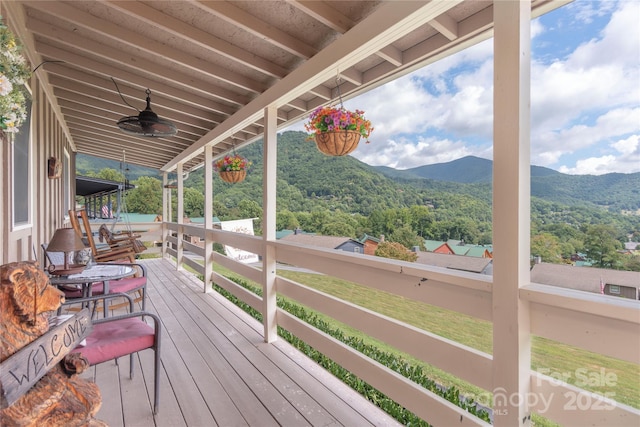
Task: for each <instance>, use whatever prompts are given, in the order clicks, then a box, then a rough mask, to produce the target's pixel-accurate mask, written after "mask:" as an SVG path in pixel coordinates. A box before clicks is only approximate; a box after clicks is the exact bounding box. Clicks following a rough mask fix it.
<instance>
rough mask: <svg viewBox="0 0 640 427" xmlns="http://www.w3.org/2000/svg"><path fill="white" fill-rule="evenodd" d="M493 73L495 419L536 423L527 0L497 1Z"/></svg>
mask: <svg viewBox="0 0 640 427" xmlns="http://www.w3.org/2000/svg"><path fill="white" fill-rule="evenodd" d="M493 7H494V22H495V27H494V81H493V103H494V104H493V138H494V141H493V162H494V163H493V244H494V259H493V263H494V267H493V388H494V389H493V393H494V423H493V424H494V426H496V427H502V426H510V427H515V426H523V425H530V412H529V408H528V405H527V396H528V392H529V390H530V384H529V370H530V367H531V337H530V328H529V307H528V304H526V303H524V302H522V301H521V300H520V299H519V288H520V287H522V286H524V285H527V284H529V281H530V274H529V251H530V250H529V240H530V238H529V232H530V172H529V168H530V166H529V164H530V161H529V133H530V83H531V78H530V77H531V76H530V67H531V55H530V25H531V3H530V2H529V1H496V2H494V3H493Z"/></svg>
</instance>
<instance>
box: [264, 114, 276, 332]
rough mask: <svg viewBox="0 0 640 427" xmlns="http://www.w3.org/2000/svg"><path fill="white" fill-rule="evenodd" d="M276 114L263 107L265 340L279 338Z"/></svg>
mask: <svg viewBox="0 0 640 427" xmlns="http://www.w3.org/2000/svg"><path fill="white" fill-rule="evenodd" d="M277 113H278V109H277V108H276V106H275V105H271V106H268V107H267V108H265V109H264V116H265V120H264V122H265V126H264V141H263V146H264V149H263V150H264V156H263V159H264V160H263V169H264V172H263V200H262V240H263V243H264V247H265V250H264V255H263V257H262V276H263V277H262V315H263V324H264V340H265V342H273V341H275V340H276V339H277V338H278V324H277V321H276V288H275V279H276V260H275V248H274V247H273V246H271V245H269V242H273V241H275V240H276V175H277V160H278V158H277V149H278V143H277V138H278V136H277V132H276V130H277V129H276V125H277V121H276V119H277Z"/></svg>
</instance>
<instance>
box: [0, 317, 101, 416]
mask: <svg viewBox="0 0 640 427" xmlns="http://www.w3.org/2000/svg"><path fill="white" fill-rule="evenodd" d="M92 329H93V324H92V323H91V317H90V316H89V310H88V309H86V308H85V309H84V310H82V311H80V312H79V313H77V314H75V315H73V316H71V317H70V318H69V319H67V320H66V321H64V322H62V323H61V324H59V325H58V326H55V327H54V328H52V329H49V331H47V333H45V334H44V335H42V336H41V337H40V338H38V339H37V340H35V341H33V342H31V343H30V344H29V345H27V346H26V347H23V348H21V349H20V350H19V351H18V352H16V353H15V354H13V355H12V356H10V357H8V358H7V359H6V360H4V361H3V362H2V363H0V383H1V385H2V386H1V387H0V389H1V390H2V395H1V396H0V409H4V408H6V407H8V406H11V404H13V402H15V401H16V400H18V399H19V398H20V396H22V395H23V394H25V393H26V392H27V391H29V389H30V388H31V387H33V385H34V384H35V383H36V382H38V380H40V378H42V377H43V376H44V375H45V374H46V373H47V372H49V370H50V369H51V368H53V367H54V366H55V365H56V363H58V362H60V361H61V360H62V358H63V357H65V356H66V355H67V354H69V353H70V352H71V350H73V349H74V348H75V347H76V346H77V345H78V343H80V342H81V341H82V340H83V339H85V338H86V337H87V336H88V335H89V333H90V332H91V330H92Z"/></svg>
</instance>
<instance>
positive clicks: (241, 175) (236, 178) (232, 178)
mask: <svg viewBox="0 0 640 427" xmlns="http://www.w3.org/2000/svg"><path fill="white" fill-rule="evenodd" d="M246 177H247V171H246V170H241V171H220V178H222V180H223V181H224V182H228V183H230V184H235V183H236V182H242V181H244V179H245V178H246Z"/></svg>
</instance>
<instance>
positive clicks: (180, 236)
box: [176, 163, 184, 270]
mask: <svg viewBox="0 0 640 427" xmlns="http://www.w3.org/2000/svg"><path fill="white" fill-rule="evenodd" d="M182 166H183V163H178V166H177V170H176V173H177V174H178V213H177V215H178V218H177V219H178V247H177V248H176V250H177V252H178V253H177V254H176V269H177V270H179V269H180V268H181V265H182V251H183V249H184V245H183V243H182V242H183V241H184V240H183V237H184V230H183V229H182V225H183V224H184V178H183V176H182V173H183V172H182Z"/></svg>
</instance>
